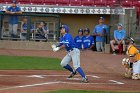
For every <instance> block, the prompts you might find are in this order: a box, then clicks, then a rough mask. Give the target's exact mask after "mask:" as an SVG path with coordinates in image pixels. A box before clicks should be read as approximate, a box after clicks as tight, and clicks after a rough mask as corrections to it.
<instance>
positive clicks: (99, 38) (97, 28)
mask: <svg viewBox="0 0 140 93" xmlns="http://www.w3.org/2000/svg"><path fill="white" fill-rule="evenodd" d="M104 30H105V32H103V31H104ZM93 33H95V34H103V33H108V27H107V26H106V25H104V24H103V25H96V26H95V28H94V30H93ZM102 41H103V37H102V36H96V42H102Z"/></svg>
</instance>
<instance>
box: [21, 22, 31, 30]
mask: <svg viewBox="0 0 140 93" xmlns="http://www.w3.org/2000/svg"><path fill="white" fill-rule="evenodd" d="M22 28H23V30H25V31H27V24H26V23H23V24H22ZM30 30H33V25H32V24H31V25H30Z"/></svg>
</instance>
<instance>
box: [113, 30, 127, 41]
mask: <svg viewBox="0 0 140 93" xmlns="http://www.w3.org/2000/svg"><path fill="white" fill-rule="evenodd" d="M125 36H126V31H125V30H120V31H118V30H115V31H114V38H116V39H117V40H121V39H124V38H125Z"/></svg>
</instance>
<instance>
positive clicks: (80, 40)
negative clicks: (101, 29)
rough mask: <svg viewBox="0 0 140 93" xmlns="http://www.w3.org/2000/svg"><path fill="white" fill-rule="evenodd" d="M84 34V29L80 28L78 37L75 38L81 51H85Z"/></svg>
mask: <svg viewBox="0 0 140 93" xmlns="http://www.w3.org/2000/svg"><path fill="white" fill-rule="evenodd" d="M83 33H84V31H83V29H81V28H80V29H79V30H78V35H77V36H76V37H75V38H74V42H75V44H76V48H78V49H80V50H81V49H83V38H84V36H83Z"/></svg>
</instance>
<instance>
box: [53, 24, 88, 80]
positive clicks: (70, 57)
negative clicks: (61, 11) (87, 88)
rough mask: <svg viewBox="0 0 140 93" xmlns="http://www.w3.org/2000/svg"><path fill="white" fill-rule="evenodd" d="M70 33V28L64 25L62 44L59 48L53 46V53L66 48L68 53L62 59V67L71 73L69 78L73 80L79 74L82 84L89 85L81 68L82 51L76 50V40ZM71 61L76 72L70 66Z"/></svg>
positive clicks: (62, 28)
mask: <svg viewBox="0 0 140 93" xmlns="http://www.w3.org/2000/svg"><path fill="white" fill-rule="evenodd" d="M68 32H69V27H68V26H67V25H62V26H61V27H60V33H61V35H62V36H61V37H60V42H59V45H58V46H55V45H52V48H53V51H54V52H56V51H58V50H60V49H62V48H65V49H66V51H67V52H68V53H67V55H66V56H65V57H64V58H63V59H62V61H61V66H62V67H63V68H65V69H67V70H69V71H70V72H71V74H70V76H69V77H68V78H72V77H73V76H74V75H76V73H77V72H78V73H79V74H80V75H81V77H82V80H81V82H82V83H87V82H88V79H87V77H86V75H85V73H84V72H83V70H82V68H81V67H80V51H79V49H78V48H75V43H74V40H73V38H72V36H71V35H70V34H69V33H68ZM71 61H72V62H73V67H74V70H73V69H72V67H71V66H70V65H69V62H71Z"/></svg>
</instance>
